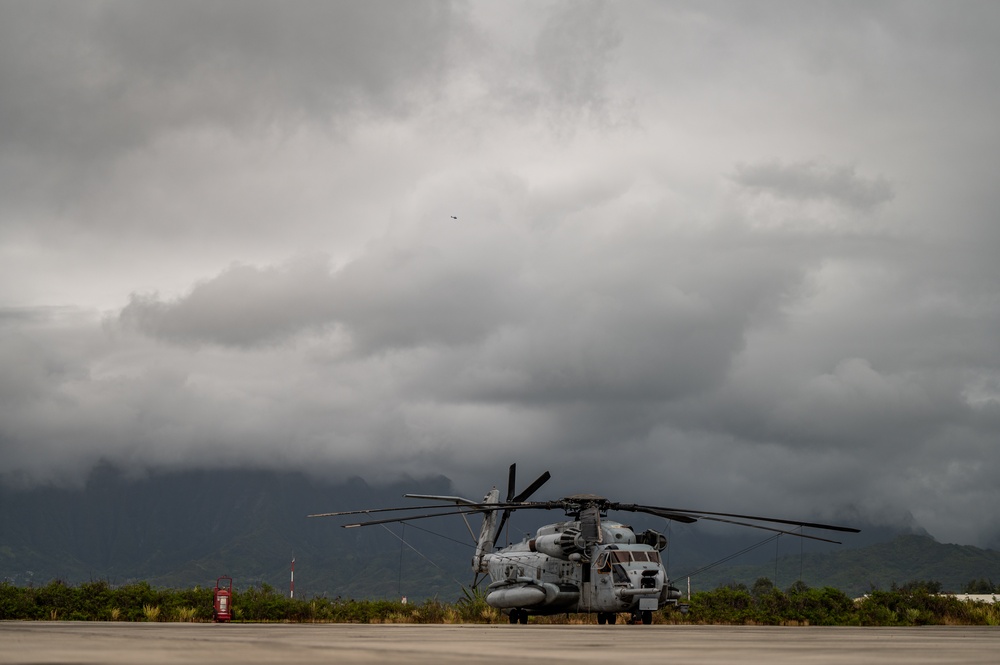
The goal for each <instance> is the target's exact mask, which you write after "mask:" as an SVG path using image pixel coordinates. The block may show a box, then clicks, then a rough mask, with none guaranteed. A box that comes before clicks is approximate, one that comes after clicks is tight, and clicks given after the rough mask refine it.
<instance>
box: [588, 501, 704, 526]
mask: <svg viewBox="0 0 1000 665" xmlns="http://www.w3.org/2000/svg"><path fill="white" fill-rule="evenodd" d="M608 509H609V510H625V511H628V512H631V513H648V514H650V515H656V516H657V517H664V518H666V519H668V520H673V521H675V522H683V523H684V524H694V523H695V522H697V521H698V518H697V517H693V516H691V515H684V514H683V513H678V512H674V511H673V510H661V509H659V508H656V507H654V506H637V505H635V504H620V503H613V504H611V505H609V506H608Z"/></svg>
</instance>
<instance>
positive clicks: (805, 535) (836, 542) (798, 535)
mask: <svg viewBox="0 0 1000 665" xmlns="http://www.w3.org/2000/svg"><path fill="white" fill-rule="evenodd" d="M702 519H705V520H712V521H713V522H725V523H726V524H738V525H739V526H748V527H750V528H751V529H763V530H764V531H772V532H774V533H783V534H787V535H789V536H795V537H796V538H808V539H809V540H821V541H823V542H824V543H833V544H834V545H842V544H843V543H841V542H840V541H839V540H830V539H829V538H823V537H821V536H811V535H809V534H808V533H801V532H800V533H796V532H795V531H786V530H785V529H778V528H775V527H773V526H764V525H763V524H751V523H750V522H737V521H736V520H727V519H723V518H721V517H703V518H702Z"/></svg>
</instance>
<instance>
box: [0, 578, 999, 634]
mask: <svg viewBox="0 0 1000 665" xmlns="http://www.w3.org/2000/svg"><path fill="white" fill-rule="evenodd" d="M939 587H940V585H939V584H937V583H935V582H913V583H910V584H907V585H904V586H902V587H895V586H894V587H893V588H892V589H890V590H888V591H881V590H872V591H871V592H870V593H869V594H867V595H865V596H864V597H862V598H859V599H852V598H850V597H849V596H847V595H846V594H845V593H843V592H842V591H839V590H837V589H834V588H831V587H824V588H820V589H813V588H809V587H807V586H806V585H804V584H802V583H800V582H798V583H796V584H794V585H792V586H791V587H790V588H788V589H787V590H785V591H782V590H781V589H779V588H777V587H775V586H774V585H773V584H772V583H771V581H770V580H768V579H767V578H761V579H758V580H757V582H756V583H755V584H754V585H753V587H752V588H748V587H746V586H745V585H733V586H725V587H719V588H718V589H716V590H714V591H703V592H700V593H696V594H694V596H692V598H691V600H690V603H689V609H688V612H687V613H682V612H680V611H678V610H677V609H664V610H661V611H659V612H657V613H656V615H655V616H654V619H653V622H654V623H660V624H735V625H775V626H777V625H815V626H918V625H972V626H982V625H989V626H996V625H1000V604H994V603H986V602H968V601H964V600H961V599H959V598H957V597H955V596H951V595H942V594H939V593H937V592H938V591H939ZM994 591H995V589H994ZM233 607H234V618H235V620H236V621H243V622H290V623H299V622H301V623H307V622H317V623H505V622H506V621H507V618H506V617H505V616H503V615H501V614H500V612H499V611H498V610H496V609H495V608H492V607H490V606H489V605H487V604H486V601H485V598H484V594H483V593H482V592H481V591H473V590H470V589H464V590H463V596H462V597H461V598H459V599H458V600H457V601H456V602H454V603H445V602H441V601H439V600H425V601H424V602H421V603H409V604H407V603H403V602H398V601H390V600H350V599H343V598H334V599H328V598H311V599H299V598H295V599H292V598H288V597H286V596H285V595H284V594H280V593H278V592H277V591H276V590H275V589H274V588H273V587H271V586H269V585H266V584H264V585H261V586H259V587H252V588H250V589H247V590H244V591H235V592H234V594H233ZM623 619H624V617H623ZM0 620H53V621H63V620H68V621H184V622H194V621H198V622H208V621H211V620H212V589H211V588H201V587H195V588H193V589H179V590H177V589H156V588H154V587H152V586H150V585H149V584H148V583H146V582H138V583H135V584H126V585H121V586H112V585H111V584H109V583H107V582H104V581H98V582H89V583H86V584H81V585H79V586H75V587H74V586H68V585H66V584H64V583H62V582H59V581H54V582H51V583H49V584H48V585H46V586H43V587H17V586H14V585H12V584H9V583H6V582H5V583H2V584H0ZM531 621H532V622H537V623H595V622H596V618H595V617H594V616H591V615H557V616H552V617H532V619H531Z"/></svg>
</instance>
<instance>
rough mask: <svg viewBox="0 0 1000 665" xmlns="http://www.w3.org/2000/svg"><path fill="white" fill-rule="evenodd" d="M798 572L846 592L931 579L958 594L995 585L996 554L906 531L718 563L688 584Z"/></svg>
mask: <svg viewBox="0 0 1000 665" xmlns="http://www.w3.org/2000/svg"><path fill="white" fill-rule="evenodd" d="M800 571H801V578H802V581H803V582H805V583H806V584H807V585H808V586H832V587H835V588H837V589H841V590H842V591H844V592H846V593H848V594H849V595H852V596H860V595H862V594H865V593H867V592H869V591H870V590H871V589H873V588H875V589H883V590H884V589H889V588H891V587H892V586H893V585H894V584H895V585H899V586H902V585H904V584H906V583H908V582H914V581H936V582H940V583H941V588H942V590H943V591H946V592H960V591H961V590H962V588H963V587H964V586H965V585H966V584H967V583H969V582H970V581H972V580H979V579H987V580H993V581H994V582H998V583H1000V552H998V551H996V550H983V549H980V548H978V547H972V546H970V545H946V544H942V543H939V542H937V541H935V540H934V539H933V538H931V537H930V536H918V535H906V536H898V537H896V538H895V539H893V540H891V541H889V542H885V543H878V544H875V545H869V546H867V547H862V548H858V549H840V550H835V551H832V552H830V553H825V554H805V555H803V556H802V557H801V558H800V557H798V556H785V557H781V558H779V559H778V560H777V562H776V563H775V561H771V562H769V563H767V564H755V565H733V566H726V567H721V566H720V567H719V568H717V569H713V570H710V571H707V572H705V573H703V574H702V575H699V576H697V577H696V579H695V580H693V581H692V584H693V585H696V587H697V588H698V589H700V590H706V589H713V588H715V587H717V586H719V585H721V584H731V583H742V584H746V585H748V586H750V585H752V584H753V583H754V581H755V580H757V579H758V578H761V577H766V578H768V579H771V580H773V581H776V583H777V584H778V586H779V587H788V586H791V584H792V583H794V582H795V581H796V580H797V579H799V577H800ZM776 572H777V574H776Z"/></svg>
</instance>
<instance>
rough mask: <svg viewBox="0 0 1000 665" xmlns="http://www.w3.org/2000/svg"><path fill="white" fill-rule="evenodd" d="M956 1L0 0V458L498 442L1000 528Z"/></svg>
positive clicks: (445, 464) (970, 22) (442, 448)
mask: <svg viewBox="0 0 1000 665" xmlns="http://www.w3.org/2000/svg"><path fill="white" fill-rule="evenodd" d="M966 9H967V10H968V11H963V12H961V13H949V12H948V11H947V8H945V7H941V6H939V5H936V4H926V5H925V4H920V3H917V4H913V3H907V4H896V3H872V4H869V5H866V6H864V7H851V8H847V9H845V8H844V7H843V6H841V5H827V4H824V3H820V4H818V5H810V6H808V7H801V8H799V7H796V8H794V11H793V10H792V8H790V6H789V5H787V4H785V3H765V4H762V5H755V6H753V7H752V8H751V7H746V6H743V5H732V4H727V3H718V4H713V3H702V4H697V5H692V4H688V3H642V2H637V3H625V4H620V3H607V4H606V3H601V2H592V3H582V4H581V3H562V2H554V3H541V4H539V3H534V2H533V3H503V4H492V3H478V2H472V3H452V4H449V3H439V2H433V3H431V2H428V3H423V2H410V3H406V5H405V7H399V6H398V5H396V4H390V3H381V2H374V3H364V4H363V5H357V6H354V5H350V6H341V5H332V6H328V5H326V4H324V3H309V2H301V3H290V4H287V3H286V4H282V5H281V7H280V8H279V7H278V5H276V4H272V3H260V4H256V3H250V4H248V3H227V2H221V3H213V4H212V5H210V6H207V7H206V6H203V5H202V4H199V3H190V4H188V3H169V4H162V5H159V4H158V5H151V6H147V5H133V4H131V3H115V2H110V3H106V2H92V3H91V2H87V3H77V4H73V5H70V6H66V5H64V4H61V3H47V2H36V3H30V4H24V5H7V6H4V7H3V8H2V9H0V51H2V52H0V93H2V94H0V172H2V174H3V175H4V177H3V178H0V193H2V197H0V201H2V203H0V258H2V261H0V270H2V271H3V273H2V278H0V368H2V372H0V377H2V378H0V458H2V459H3V465H2V467H0V479H2V480H3V482H6V483H9V484H14V485H30V484H33V483H39V482H56V483H72V482H78V481H79V479H80V478H82V477H83V476H84V475H85V474H86V472H87V470H88V469H90V468H91V467H92V466H93V465H94V464H96V463H98V462H99V461H101V460H108V461H111V462H113V463H115V464H117V465H120V466H122V467H124V468H127V469H129V470H131V471H133V472H135V473H142V472H144V471H145V470H148V469H153V468H182V467H219V466H234V465H244V466H260V467H275V468H292V469H305V470H309V471H311V472H314V473H321V474H330V475H334V476H341V477H342V476H349V475H355V474H361V475H363V476H365V477H368V478H371V479H373V480H379V479H392V478H396V477H398V476H400V475H401V474H403V473H408V474H410V475H421V474H438V473H443V474H445V475H448V476H449V477H451V478H453V479H455V480H456V482H457V483H458V484H459V485H460V486H461V487H463V488H465V489H466V491H468V492H469V493H471V494H475V493H478V492H480V491H481V490H482V489H483V486H484V485H485V486H488V485H489V484H491V483H495V482H502V481H503V473H504V471H503V470H505V469H506V466H507V465H508V464H509V463H510V462H512V461H517V462H519V464H520V466H521V468H522V474H531V473H532V472H533V471H532V470H534V473H540V472H541V471H542V470H543V469H545V468H550V469H551V470H552V472H553V474H554V479H553V481H552V483H551V484H552V486H553V487H552V490H551V491H552V492H556V493H557V492H567V493H568V492H577V491H590V492H596V493H603V494H606V495H608V496H614V497H615V498H620V499H622V500H634V501H644V502H650V503H658V504H667V505H670V504H673V505H681V506H688V507H690V506H694V507H696V508H705V509H718V510H734V509H737V508H739V509H742V508H745V507H748V506H752V507H753V512H758V513H766V512H772V513H777V514H780V515H791V516H812V515H817V516H822V517H826V518H830V519H834V518H836V517H837V516H844V515H861V516H862V518H864V519H868V520H872V521H876V522H878V521H882V522H894V521H905V520H906V519H908V517H909V516H911V515H912V517H913V518H914V519H915V520H916V522H917V523H918V524H920V525H921V526H923V527H924V528H926V529H928V530H929V531H930V532H931V533H932V534H933V535H935V536H937V537H938V538H940V539H942V540H951V541H956V542H963V543H975V544H980V545H994V546H996V545H1000V515H998V514H997V512H996V511H995V510H993V509H992V508H990V506H993V505H998V503H1000V502H998V499H1000V496H998V495H1000V489H998V488H997V487H996V484H995V482H994V479H995V478H996V476H997V473H998V471H1000V449H998V446H997V441H998V440H1000V439H998V435H1000V367H998V360H997V359H998V358H1000V353H998V352H1000V332H998V331H1000V300H998V298H997V295H996V294H997V293H1000V269H998V268H997V267H996V263H997V262H996V260H995V256H994V254H995V248H996V247H997V246H1000V231H998V229H1000V227H998V226H997V225H996V224H995V210H996V209H997V207H998V205H997V204H998V203H1000V201H998V200H997V199H998V198H1000V196H998V193H997V191H996V188H995V186H994V184H993V182H992V179H993V175H992V174H993V173H995V171H996V164H995V162H996V160H997V158H996V155H997V154H1000V151H998V150H997V148H998V147H1000V146H998V145H997V143H998V139H1000V137H998V135H997V132H996V129H995V125H996V123H995V119H994V118H995V115H996V113H995V112H996V110H997V108H998V106H1000V104H998V99H997V95H998V93H997V91H998V90H1000V86H998V85H997V84H998V83H1000V81H998V78H1000V77H998V75H997V71H996V65H995V63H996V62H1000V57H998V56H1000V53H998V50H1000V47H998V46H997V45H996V40H995V39H994V38H993V34H994V32H995V30H994V28H995V27H996V26H997V25H998V24H1000V12H997V11H996V10H995V9H993V7H992V5H985V4H983V5H971V6H969V7H967V8H966ZM945 28H946V29H945ZM626 495H627V496H626Z"/></svg>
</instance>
